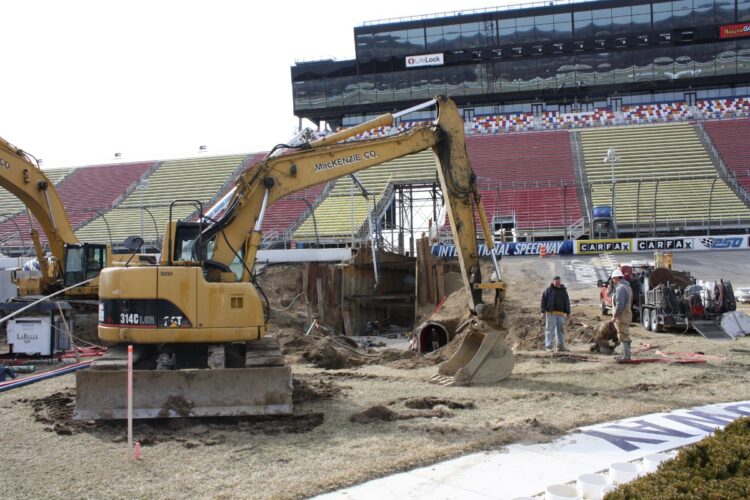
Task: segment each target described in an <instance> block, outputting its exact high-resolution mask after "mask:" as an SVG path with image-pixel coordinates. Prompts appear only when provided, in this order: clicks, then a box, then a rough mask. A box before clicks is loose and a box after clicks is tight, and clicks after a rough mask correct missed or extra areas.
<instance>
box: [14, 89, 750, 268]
mask: <svg viewBox="0 0 750 500" xmlns="http://www.w3.org/2000/svg"><path fill="white" fill-rule="evenodd" d="M524 116H526V117H523V116H521V114H518V113H511V114H510V115H502V114H500V115H499V114H495V115H487V116H472V117H468V118H467V121H466V131H467V149H468V152H469V157H470V159H471V161H472V165H473V167H474V169H475V171H476V173H477V176H478V182H479V188H480V191H481V193H482V198H483V201H484V206H485V210H486V211H487V213H488V215H489V216H490V217H491V219H492V220H493V222H494V223H495V227H496V228H497V227H499V226H501V225H502V226H503V227H504V228H506V229H508V228H510V227H512V228H513V229H514V234H515V236H516V237H518V238H521V239H540V238H560V237H579V236H584V235H586V234H587V232H588V225H589V222H590V221H589V213H590V209H591V208H592V207H593V206H599V205H611V204H612V202H613V199H612V180H613V178H614V179H615V180H616V183H615V192H614V195H615V197H614V207H615V222H616V224H617V229H618V231H619V234H621V235H630V234H639V233H644V234H657V233H658V234H674V233H675V232H680V231H699V232H700V231H709V230H710V231H713V232H721V231H737V230H743V231H744V230H745V228H746V227H747V225H748V223H750V213H748V204H747V200H749V199H750V195H748V188H749V187H750V186H749V185H748V184H750V172H748V163H747V161H746V158H747V157H748V153H750V151H749V150H748V147H750V146H749V145H748V141H747V137H750V119H748V118H746V117H747V116H750V99H748V98H745V97H738V98H733V99H721V100H716V99H706V100H699V101H697V102H696V103H695V105H693V106H689V105H688V104H687V103H686V102H680V101H674V102H667V103H661V104H659V105H654V104H644V105H630V106H623V107H622V108H620V110H619V111H613V110H610V109H606V108H603V109H594V110H590V111H581V112H576V113H557V112H545V113H544V114H542V115H540V116H534V115H533V114H532V115H524ZM738 117H740V118H738ZM696 119H697V120H696ZM420 123H424V121H423V120H418V121H413V122H408V121H404V122H402V123H400V124H399V126H398V130H397V131H403V130H407V129H409V128H411V127H413V126H414V125H416V124H420ZM508 123H512V124H513V125H512V126H508V125H507V124H508ZM703 131H705V133H704V132H703ZM393 132H394V130H392V128H390V127H381V128H379V129H377V130H375V131H371V132H369V133H367V135H366V136H364V135H363V136H362V137H359V138H360V139H362V138H375V137H383V136H385V135H388V134H392V133H393ZM609 148H614V149H615V151H616V153H617V155H618V157H619V160H618V161H617V162H616V163H615V164H614V169H613V168H612V165H611V164H609V163H604V162H603V161H602V159H603V157H604V156H605V155H606V153H607V150H608V149H609ZM265 156H266V154H265V153H255V154H248V155H233V156H219V157H200V158H188V159H181V160H170V161H164V162H161V163H160V162H155V161H153V162H144V163H140V164H115V165H100V166H94V167H80V168H71V169H55V170H48V171H46V172H45V173H46V174H47V175H48V177H50V179H51V181H52V182H54V183H55V186H56V188H57V190H58V192H59V193H60V194H61V198H62V199H63V203H64V204H65V206H66V208H67V210H68V214H69V217H70V219H71V222H72V223H73V225H74V228H76V229H77V234H78V236H79V238H80V239H81V240H82V241H90V242H112V243H113V244H114V245H118V244H119V243H120V242H121V241H122V240H123V239H124V238H125V237H127V236H131V235H136V234H141V216H142V215H143V233H144V234H143V236H144V239H146V241H148V242H151V243H156V244H158V242H159V240H160V238H161V236H162V233H163V230H164V224H165V222H166V221H167V219H168V217H169V204H170V203H171V202H172V201H173V200H175V199H181V200H185V199H193V200H199V201H201V202H202V203H203V204H204V208H207V207H208V205H209V204H210V203H211V202H212V201H214V200H216V199H218V198H220V196H221V195H223V194H224V193H226V192H227V191H228V189H229V188H230V187H231V185H232V183H233V181H234V180H235V179H236V177H237V175H239V174H240V173H241V172H243V171H244V170H245V169H246V168H249V167H250V166H252V165H254V164H255V163H256V162H257V161H260V160H262V159H263V158H264V157H265ZM435 168H436V165H435V162H434V159H433V157H432V153H431V151H424V152H422V153H418V154H415V155H411V156H409V157H405V158H400V159H397V160H393V161H390V162H388V163H386V164H383V165H379V166H377V167H374V168H371V169H368V170H365V171H362V172H360V173H358V174H357V176H358V178H359V179H360V181H361V182H362V184H363V185H364V186H365V188H366V189H367V191H368V192H369V193H371V194H374V195H375V202H376V203H375V206H376V210H375V217H374V218H375V219H376V220H379V221H380V223H381V224H386V223H387V224H388V228H389V229H391V230H392V231H395V230H399V231H418V229H417V228H411V227H409V228H407V227H405V226H404V218H402V219H401V220H400V222H398V221H395V219H394V218H395V217H396V216H395V215H394V214H395V213H396V212H395V211H396V210H400V211H401V213H404V211H405V210H409V209H410V208H413V205H412V206H411V207H410V208H408V207H406V206H405V205H404V203H407V202H408V203H413V202H414V199H411V200H410V201H406V200H405V198H406V197H405V196H403V195H404V193H408V192H411V191H412V188H413V190H415V191H419V190H420V189H422V190H424V189H428V190H429V189H431V187H432V186H434V185H436V182H437V181H436V172H435ZM613 174H614V175H613ZM140 179H145V180H146V182H140ZM140 186H143V187H142V188H141V187H140ZM428 199H429V202H430V203H432V201H431V197H430V196H426V197H425V200H428ZM438 199H439V196H438ZM141 206H143V209H141ZM372 207H373V199H372V197H371V198H370V199H368V200H367V201H365V199H364V198H363V197H362V195H361V191H360V190H359V188H358V187H356V186H355V185H354V183H353V182H352V181H351V180H350V179H349V178H343V179H339V180H338V181H336V182H335V183H331V185H326V186H313V187H310V188H309V189H306V190H304V191H301V192H298V193H293V194H292V195H290V196H287V197H285V198H283V199H281V200H279V201H277V202H276V203H275V204H273V205H271V206H270V207H269V208H268V211H267V213H266V216H265V218H264V223H263V228H262V229H263V232H264V240H263V245H265V246H279V245H284V246H288V245H290V243H291V241H292V240H298V241H301V242H307V243H316V244H317V243H320V244H324V245H343V244H349V243H350V242H351V240H352V237H354V239H355V240H357V241H360V240H361V239H362V238H364V237H366V235H367V234H368V232H369V224H368V220H369V218H370V213H371V212H372ZM394 207H396V208H394ZM22 209H23V206H22V205H21V204H20V202H18V201H17V200H16V199H15V198H14V197H13V196H12V195H10V193H2V195H0V210H3V211H4V213H6V217H9V218H8V220H6V221H5V222H4V223H2V224H0V239H1V240H0V241H2V247H3V249H4V251H6V252H8V253H13V252H18V251H19V249H21V248H22V247H26V249H27V251H28V249H29V248H30V241H29V239H28V238H27V237H26V235H27V233H28V223H27V217H26V215H25V211H22ZM313 211H314V213H315V216H314V217H311V214H312V213H313ZM437 211H439V207H437V206H436V207H433V209H432V210H427V212H429V217H432V214H433V213H435V212H437ZM193 212H194V209H193V207H191V206H180V207H178V208H177V209H176V210H175V213H174V215H173V217H175V218H184V217H188V216H191V214H193ZM386 212H387V213H386ZM100 214H101V215H100ZM398 224H401V226H403V227H401V226H399V227H398V228H396V226H397V225H398ZM43 240H44V238H43Z"/></svg>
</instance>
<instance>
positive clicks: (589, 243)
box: [575, 238, 633, 255]
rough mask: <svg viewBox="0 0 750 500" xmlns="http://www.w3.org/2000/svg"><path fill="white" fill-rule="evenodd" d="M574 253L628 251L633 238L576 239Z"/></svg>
mask: <svg viewBox="0 0 750 500" xmlns="http://www.w3.org/2000/svg"><path fill="white" fill-rule="evenodd" d="M575 243H576V246H575V253H576V254H578V255H586V254H598V253H630V252H632V251H633V240H631V239H622V238H621V239H611V240H577V241H576V242H575Z"/></svg>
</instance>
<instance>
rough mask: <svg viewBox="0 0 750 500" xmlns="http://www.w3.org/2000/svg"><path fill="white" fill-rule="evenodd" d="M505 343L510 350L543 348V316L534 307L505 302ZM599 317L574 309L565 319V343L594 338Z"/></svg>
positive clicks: (586, 341)
mask: <svg viewBox="0 0 750 500" xmlns="http://www.w3.org/2000/svg"><path fill="white" fill-rule="evenodd" d="M505 310H506V314H507V316H506V320H505V321H506V323H505V324H506V327H507V329H508V336H507V339H506V341H507V343H508V347H510V348H511V349H512V350H514V351H516V350H521V351H528V350H537V349H544V329H545V319H544V316H542V315H541V314H539V313H538V312H537V311H536V310H535V309H529V308H528V307H524V306H521V305H519V304H518V303H516V302H512V301H511V302H507V303H506V308H505ZM598 321H599V317H598V316H595V317H591V318H589V317H587V316H586V315H585V314H584V313H580V312H578V311H575V310H574V313H573V314H572V315H571V317H570V319H569V320H566V321H565V326H564V330H565V342H566V343H567V344H575V343H588V342H591V341H592V340H593V338H594V327H595V325H596V324H597V323H598Z"/></svg>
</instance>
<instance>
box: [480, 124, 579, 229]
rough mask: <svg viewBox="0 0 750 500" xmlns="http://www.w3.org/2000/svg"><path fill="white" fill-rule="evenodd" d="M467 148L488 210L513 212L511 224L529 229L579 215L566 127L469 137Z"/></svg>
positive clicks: (554, 225) (561, 223)
mask: <svg viewBox="0 0 750 500" xmlns="http://www.w3.org/2000/svg"><path fill="white" fill-rule="evenodd" d="M467 149H468V153H469V159H470V160H471V164H472V167H473V168H474V172H475V173H476V174H477V176H478V177H479V180H480V181H479V186H480V191H481V192H482V197H483V200H484V208H485V211H486V212H487V213H488V215H490V216H494V217H500V218H503V219H507V218H508V217H509V216H515V221H516V228H518V229H531V230H549V229H551V228H558V229H559V228H562V227H563V226H566V225H568V224H570V223H572V222H574V221H576V220H577V219H579V218H580V217H581V208H580V202H579V200H578V195H577V193H576V189H575V169H574V167H573V155H572V153H571V149H570V137H569V135H568V133H567V132H537V133H525V134H507V135H494V136H479V137H477V136H473V137H469V138H467ZM566 185H567V187H565V186H566ZM561 232H562V231H561Z"/></svg>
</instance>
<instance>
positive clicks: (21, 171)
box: [0, 138, 78, 262]
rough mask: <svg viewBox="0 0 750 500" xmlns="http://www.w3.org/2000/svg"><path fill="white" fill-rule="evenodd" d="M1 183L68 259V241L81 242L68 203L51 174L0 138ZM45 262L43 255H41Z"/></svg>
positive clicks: (57, 254)
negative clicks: (55, 186) (66, 207)
mask: <svg viewBox="0 0 750 500" xmlns="http://www.w3.org/2000/svg"><path fill="white" fill-rule="evenodd" d="M0 187H3V188H5V189H7V190H8V191H10V192H11V193H13V194H14V195H15V196H16V197H17V198H18V199H19V200H21V202H23V204H24V205H25V206H26V208H27V209H28V210H29V212H31V214H32V215H33V216H34V217H35V218H36V220H37V221H39V225H40V226H41V227H42V230H43V231H44V234H46V235H47V239H48V241H49V246H50V252H51V253H52V255H53V256H54V257H55V258H56V259H57V260H58V262H64V259H65V244H66V243H68V244H77V243H78V238H76V235H75V232H73V228H72V227H71V226H70V222H69V221H68V216H67V215H66V213H65V207H64V206H63V204H62V201H61V200H60V197H59V196H58V194H57V191H55V188H54V187H53V185H52V182H50V180H49V179H47V176H45V175H44V173H43V172H42V171H41V169H40V168H39V167H37V166H36V165H35V164H34V163H32V162H31V161H30V160H29V158H28V157H27V156H26V154H25V153H24V152H23V151H22V150H20V149H17V148H16V147H15V146H13V145H11V144H10V143H8V142H7V141H6V140H5V139H2V138H0ZM38 257H40V258H39V261H40V262H42V260H43V259H42V258H41V257H43V256H38Z"/></svg>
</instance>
